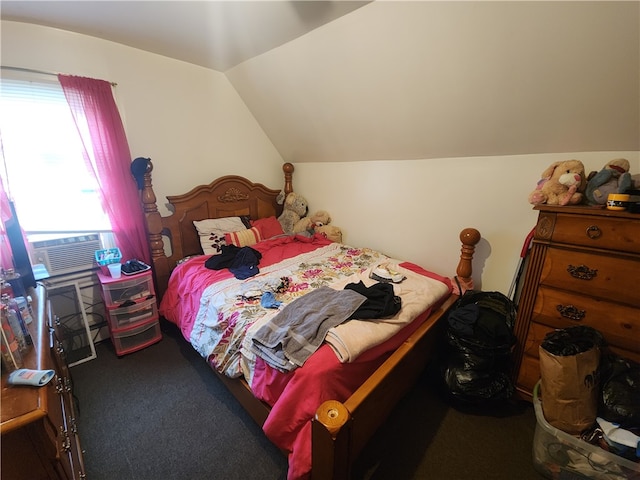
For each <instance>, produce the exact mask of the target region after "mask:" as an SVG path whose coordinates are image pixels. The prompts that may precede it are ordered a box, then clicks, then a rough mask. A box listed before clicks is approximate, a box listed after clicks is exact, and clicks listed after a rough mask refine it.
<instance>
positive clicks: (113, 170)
mask: <svg viewBox="0 0 640 480" xmlns="http://www.w3.org/2000/svg"><path fill="white" fill-rule="evenodd" d="M58 80H59V81H60V84H61V85H62V89H63V90H64V94H65V97H66V99H67V102H68V103H69V107H70V108H71V112H72V114H73V118H74V120H75V122H76V125H77V127H78V131H79V133H80V136H81V137H82V139H83V144H84V145H85V151H84V152H83V154H84V157H85V161H86V163H87V165H88V167H89V168H90V170H91V171H92V172H93V174H94V175H95V177H96V179H97V181H98V185H99V189H100V193H101V198H102V205H103V208H104V210H105V212H107V215H108V216H109V220H110V221H111V227H112V229H113V232H114V235H115V240H116V244H117V246H118V248H120V251H121V252H122V257H123V259H124V260H127V259H131V258H137V259H138V260H142V261H144V262H146V263H150V261H151V255H150V253H149V247H148V243H147V235H146V229H145V221H144V213H143V210H142V203H141V201H140V197H139V194H138V189H137V185H136V182H135V179H134V178H133V175H132V174H131V171H130V165H131V153H130V151H129V145H128V143H127V138H126V135H125V132H124V127H123V125H122V120H121V118H120V113H119V112H118V108H117V106H116V102H115V100H114V98H113V92H112V90H111V84H110V83H109V82H106V81H104V80H95V79H92V78H84V77H76V76H71V75H58ZM87 135H89V137H90V138H89V139H87V138H86V136H87ZM87 146H90V148H92V151H91V152H89V151H87V150H86V149H87Z"/></svg>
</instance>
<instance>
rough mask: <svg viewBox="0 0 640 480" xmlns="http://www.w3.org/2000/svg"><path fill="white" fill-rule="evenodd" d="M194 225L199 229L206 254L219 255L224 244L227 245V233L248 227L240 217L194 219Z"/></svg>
mask: <svg viewBox="0 0 640 480" xmlns="http://www.w3.org/2000/svg"><path fill="white" fill-rule="evenodd" d="M193 225H194V226H195V227H196V230H197V231H198V236H199V237H200V245H201V246H202V252H203V253H204V254H205V255H217V254H219V253H221V252H222V246H223V245H226V242H225V240H224V234H225V233H230V232H237V231H239V230H246V229H247V227H246V226H245V224H244V223H243V222H242V219H241V218H240V217H224V218H209V219H207V220H194V222H193Z"/></svg>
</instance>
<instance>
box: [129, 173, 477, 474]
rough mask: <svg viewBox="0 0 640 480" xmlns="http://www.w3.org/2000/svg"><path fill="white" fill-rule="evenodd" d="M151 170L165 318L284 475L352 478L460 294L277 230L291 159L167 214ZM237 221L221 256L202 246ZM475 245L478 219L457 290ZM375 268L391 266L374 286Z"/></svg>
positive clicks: (428, 277)
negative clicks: (283, 463)
mask: <svg viewBox="0 0 640 480" xmlns="http://www.w3.org/2000/svg"><path fill="white" fill-rule="evenodd" d="M152 170H153V165H152V164H151V162H149V164H148V167H147V171H146V173H145V175H144V182H143V183H144V186H143V189H142V193H141V199H142V203H143V208H144V212H145V216H146V223H147V225H146V226H147V232H148V238H149V246H150V250H151V258H152V264H153V265H152V266H153V269H154V278H155V282H156V289H157V293H158V296H159V299H160V313H161V314H162V316H163V317H164V318H166V319H167V320H168V321H171V322H173V323H175V324H176V325H178V327H179V328H180V329H181V331H182V334H183V336H184V337H185V339H186V340H187V341H189V342H190V343H191V344H192V345H193V347H194V348H195V349H196V350H197V351H198V352H199V353H200V354H201V355H202V356H203V357H204V358H205V359H206V361H207V362H208V363H209V365H210V366H211V367H212V371H213V372H215V373H216V375H217V376H218V377H219V378H220V379H221V381H222V382H223V383H224V384H225V385H226V386H227V388H228V389H229V390H230V391H231V392H232V393H233V395H234V396H235V397H236V398H237V399H238V401H239V402H240V403H241V404H242V406H243V407H244V408H245V409H246V411H247V412H248V413H249V414H250V415H251V416H252V417H253V418H254V420H255V421H256V422H257V423H258V424H260V425H261V426H262V428H263V430H264V432H265V434H266V435H267V437H268V438H269V439H270V440H271V441H272V442H273V443H274V444H275V445H276V446H278V447H279V448H280V449H281V450H282V451H283V453H285V454H286V455H288V459H289V472H288V478H289V479H295V478H314V479H315V478H326V479H343V478H344V479H347V478H349V474H350V469H351V467H352V465H353V464H354V462H355V460H356V459H357V457H358V455H359V453H360V452H361V451H362V450H363V448H364V447H365V445H366V443H367V441H368V440H369V439H370V438H371V436H372V435H373V434H374V433H375V431H376V430H377V428H378V427H379V426H380V425H381V424H382V423H383V422H384V421H385V419H386V418H387V416H388V415H389V414H390V412H391V411H392V409H393V408H394V406H395V405H396V404H397V403H398V401H399V400H400V399H401V398H402V397H403V396H404V395H405V394H406V392H407V391H408V390H409V389H410V388H411V387H412V385H413V384H414V382H415V381H416V379H417V377H418V376H419V375H420V373H421V371H422V370H423V369H424V367H425V366H426V364H427V363H428V361H429V360H430V358H431V352H432V351H433V344H434V340H435V338H436V331H437V329H436V327H437V325H438V322H439V320H440V319H441V318H443V316H444V314H445V313H446V312H447V310H448V309H449V308H450V307H451V306H452V305H453V303H454V302H455V300H456V299H457V298H458V297H457V295H456V293H459V290H458V289H457V288H456V287H455V286H454V285H452V282H451V280H450V278H448V277H444V276H440V275H438V274H436V273H433V272H428V271H427V270H424V269H423V268H421V267H420V266H418V265H415V264H413V263H410V262H403V261H401V260H396V259H390V258H388V257H386V256H385V255H383V254H382V253H380V252H376V251H373V250H370V249H367V248H360V247H352V246H349V245H343V244H336V243H334V242H331V241H329V240H328V239H326V238H323V237H322V236H321V235H318V234H316V235H313V234H308V235H283V234H282V232H276V231H275V230H274V228H275V227H274V220H275V219H277V217H278V215H280V213H281V208H282V207H281V204H280V203H279V201H278V200H279V198H278V197H279V194H281V191H282V192H284V194H285V195H286V194H288V193H290V192H292V191H293V183H292V177H293V171H294V167H293V165H292V164H290V163H285V164H284V165H283V173H284V185H283V187H282V188H279V189H271V188H268V187H266V186H264V185H262V184H259V183H254V182H252V181H250V180H248V179H246V178H244V177H240V176H235V175H227V176H224V177H221V178H218V179H216V180H214V181H213V182H211V183H210V184H207V185H200V186H197V187H195V188H193V189H192V190H190V191H189V192H187V193H185V194H183V195H177V196H169V197H167V200H168V202H169V207H170V210H171V211H172V214H171V215H168V216H164V217H163V216H161V215H160V214H159V212H158V208H157V204H156V196H155V193H154V191H153V186H152V178H151V172H152ZM238 218H240V219H242V221H243V223H244V225H245V226H244V227H243V228H242V229H240V230H238V231H235V232H226V233H227V236H226V240H227V242H226V243H227V244H228V245H227V246H225V247H222V248H220V247H219V245H218V246H217V247H218V252H217V253H220V255H211V252H208V253H207V254H204V253H203V248H206V247H207V245H205V243H203V242H202V238H203V235H205V236H206V233H203V229H204V232H206V231H207V230H206V229H205V227H203V225H204V224H205V223H206V222H210V221H211V222H213V223H212V224H215V225H216V226H219V227H220V228H223V227H222V226H220V225H219V223H220V222H223V223H224V221H227V220H228V219H234V221H236V220H237V219H238ZM194 222H195V223H194ZM207 225H209V224H208V223H207ZM234 225H235V224H234ZM196 226H198V228H199V229H200V233H199V231H198V229H196ZM265 226H268V228H267V227H265ZM272 227H273V228H272ZM229 229H231V227H227V230H229ZM268 231H270V232H271V233H267V232H268ZM261 234H262V235H261ZM234 235H235V236H234ZM236 237H237V238H236ZM249 237H251V239H250V240H247V238H249ZM263 237H264V238H263ZM211 238H214V239H216V240H215V241H217V237H215V236H213V237H209V238H208V240H209V241H211ZM479 240H480V234H479V232H478V231H477V230H475V229H473V228H467V229H464V230H463V231H462V232H461V233H460V241H461V243H462V246H461V255H460V260H459V263H458V266H457V269H456V272H455V274H456V279H457V280H458V281H459V283H460V284H461V285H463V286H471V285H472V280H471V274H472V268H471V265H472V260H473V253H474V248H475V244H476V243H477V242H478V241H479ZM212 246H216V245H212ZM232 265H233V266H232ZM252 269H253V270H252ZM381 269H382V270H381ZM383 272H391V273H392V275H391V277H390V278H387V277H385V278H382V280H383V281H380V280H381V277H379V276H376V274H380V275H383V277H384V274H383ZM452 273H453V272H452ZM319 305H322V307H319ZM303 318H304V319H305V321H304V322H302V321H300V319H303ZM310 325H313V326H310ZM274 335H275V337H274ZM282 335H286V336H287V337H286V340H283V337H282ZM301 336H303V337H304V338H303V339H302V340H300V339H299V337H301ZM290 337H293V338H294V339H295V341H294V340H292V339H291V338H290ZM318 339H320V341H319V340H318ZM292 345H293V346H292Z"/></svg>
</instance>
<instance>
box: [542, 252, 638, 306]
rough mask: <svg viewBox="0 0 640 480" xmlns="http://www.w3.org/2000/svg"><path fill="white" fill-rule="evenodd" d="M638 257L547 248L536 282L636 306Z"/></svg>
mask: <svg viewBox="0 0 640 480" xmlns="http://www.w3.org/2000/svg"><path fill="white" fill-rule="evenodd" d="M639 276H640V259H632V258H623V257H616V256H607V255H599V254H597V253H588V252H582V251H577V250H568V249H564V248H554V247H550V248H549V249H548V250H547V254H546V255H545V259H544V265H543V267H542V273H541V275H540V283H541V284H543V285H547V286H550V287H557V288H562V289H565V290H571V291H573V292H577V293H582V294H584V295H593V296H594V297H598V298H601V299H605V300H610V301H617V302H623V303H626V304H629V305H635V306H637V307H640V293H639V287H638V280H633V279H637V278H638V277H639Z"/></svg>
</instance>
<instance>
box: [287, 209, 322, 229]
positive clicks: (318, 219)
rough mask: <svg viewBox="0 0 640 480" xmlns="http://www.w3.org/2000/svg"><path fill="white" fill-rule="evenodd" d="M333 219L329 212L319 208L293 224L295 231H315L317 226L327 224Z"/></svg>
mask: <svg viewBox="0 0 640 480" xmlns="http://www.w3.org/2000/svg"><path fill="white" fill-rule="evenodd" d="M330 221H331V217H330V216H329V212H327V211H326V210H318V211H317V212H315V213H313V215H310V216H308V217H303V218H301V219H300V220H298V222H297V223H296V224H295V225H294V226H293V233H302V232H309V233H314V231H315V229H316V228H317V227H320V226H322V225H326V224H328V223H329V222H330Z"/></svg>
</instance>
